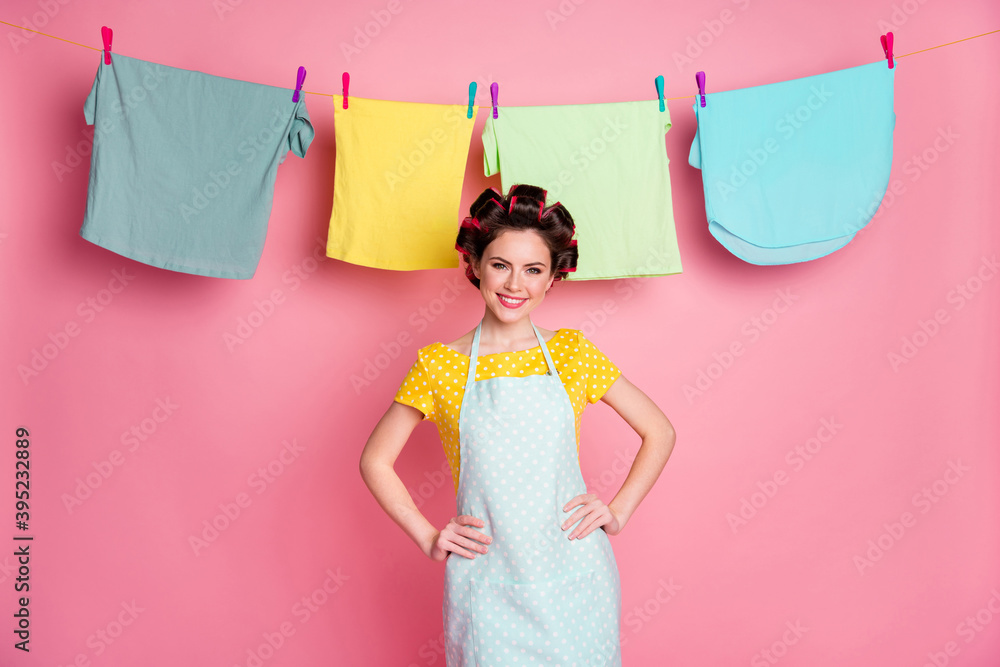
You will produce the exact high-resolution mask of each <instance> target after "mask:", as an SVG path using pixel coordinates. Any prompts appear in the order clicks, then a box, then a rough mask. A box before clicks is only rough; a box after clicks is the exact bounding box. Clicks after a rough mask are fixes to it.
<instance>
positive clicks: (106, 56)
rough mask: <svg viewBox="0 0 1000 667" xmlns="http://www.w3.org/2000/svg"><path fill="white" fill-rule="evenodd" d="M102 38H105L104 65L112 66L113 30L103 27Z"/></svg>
mask: <svg viewBox="0 0 1000 667" xmlns="http://www.w3.org/2000/svg"><path fill="white" fill-rule="evenodd" d="M101 37H102V38H104V64H105V65H110V64H111V28H109V27H108V26H106V25H105V26H101Z"/></svg>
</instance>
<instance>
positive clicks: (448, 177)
mask: <svg viewBox="0 0 1000 667" xmlns="http://www.w3.org/2000/svg"><path fill="white" fill-rule="evenodd" d="M343 100H344V98H343V96H342V95H334V96H333V103H334V112H333V119H334V123H335V135H336V140H337V164H336V168H335V172H334V189H333V213H332V215H331V216H330V233H329V236H328V237H327V245H326V254H327V256H328V257H333V258H336V259H340V260H343V261H345V262H351V263H352V264H360V265H362V266H370V267H374V268H379V269H395V270H399V271H413V270H416V269H447V268H455V267H457V266H458V251H457V250H456V249H455V238H456V236H457V235H458V227H459V210H458V207H459V204H460V200H461V196H462V180H463V178H464V176H465V163H466V159H467V158H468V154H469V142H470V140H471V138H472V126H473V125H474V124H475V120H476V119H475V114H473V117H472V118H467V110H468V107H467V106H464V105H455V104H423V103H419V102H394V101H390V100H372V99H365V98H362V97H354V96H349V97H348V100H347V104H348V108H347V109H345V108H344V103H343Z"/></svg>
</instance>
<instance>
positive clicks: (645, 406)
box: [601, 375, 677, 535]
mask: <svg viewBox="0 0 1000 667" xmlns="http://www.w3.org/2000/svg"><path fill="white" fill-rule="evenodd" d="M601 400H602V401H604V402H605V403H607V404H608V405H610V406H611V407H612V408H614V410H615V412H617V413H618V414H619V415H621V417H622V419H624V420H625V421H626V422H627V423H628V425H629V426H631V427H632V429H633V430H634V431H635V432H636V433H638V434H639V437H640V438H642V445H641V446H640V447H639V452H638V453H637V454H636V455H635V461H633V462H632V468H631V469H630V470H629V473H628V476H627V477H626V478H625V482H624V483H623V484H622V486H621V489H619V490H618V493H617V494H615V497H614V499H613V500H612V501H611V502H610V503H608V509H610V510H611V511H612V512H613V513H614V515H615V516H616V517H617V518H618V528H617V530H615V531H614V532H610V531H607V530H606V532H609V534H611V535H617V534H618V533H620V532H621V531H622V529H623V528H625V524H626V523H628V520H629V518H630V517H631V516H632V513H633V512H635V510H636V508H637V507H638V506H639V503H640V502H642V499H643V498H645V497H646V494H647V493H649V490H650V489H651V488H653V484H654V483H656V479H657V478H658V477H659V476H660V472H661V471H662V470H663V466H665V465H666V464H667V459H669V458H670V453H671V452H672V451H673V449H674V442H675V441H676V440H677V434H676V433H675V431H674V427H673V424H671V423H670V420H669V419H667V416H666V415H665V414H663V411H662V410H660V408H659V407H657V405H656V403H654V402H653V401H652V399H650V398H649V396H646V394H644V393H643V392H642V391H641V390H640V389H639V388H638V387H636V386H635V385H634V384H632V383H631V382H629V381H628V379H626V377H625V376H624V375H619V376H618V379H617V380H615V381H614V383H612V385H611V387H610V388H609V389H608V390H607V391H606V392H604V395H603V396H602V397H601ZM607 528H608V526H605V529H607Z"/></svg>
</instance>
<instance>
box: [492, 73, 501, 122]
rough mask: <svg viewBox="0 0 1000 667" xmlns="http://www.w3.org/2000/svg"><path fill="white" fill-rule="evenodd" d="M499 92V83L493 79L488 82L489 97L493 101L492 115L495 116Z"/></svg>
mask: <svg viewBox="0 0 1000 667" xmlns="http://www.w3.org/2000/svg"><path fill="white" fill-rule="evenodd" d="M499 92H500V84H499V83H497V82H496V81H494V82H493V83H491V84H490V99H491V100H492V101H493V117H494V118H496V117H497V93H499Z"/></svg>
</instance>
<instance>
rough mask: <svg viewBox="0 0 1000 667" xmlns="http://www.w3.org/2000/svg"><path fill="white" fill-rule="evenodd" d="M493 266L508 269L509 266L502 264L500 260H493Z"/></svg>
mask: <svg viewBox="0 0 1000 667" xmlns="http://www.w3.org/2000/svg"><path fill="white" fill-rule="evenodd" d="M493 268H494V269H496V268H500V269H506V268H507V266H506V265H505V264H501V263H500V262H493Z"/></svg>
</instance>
